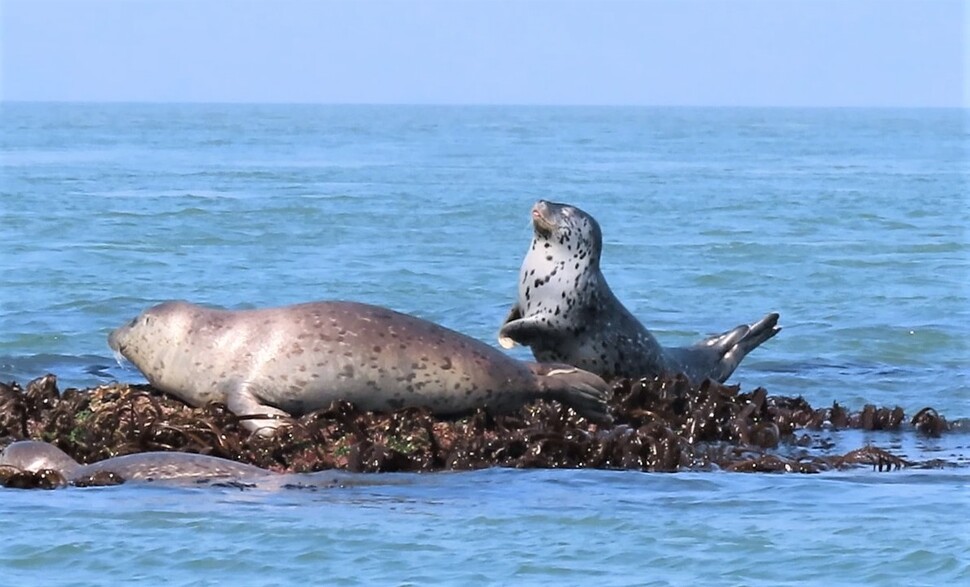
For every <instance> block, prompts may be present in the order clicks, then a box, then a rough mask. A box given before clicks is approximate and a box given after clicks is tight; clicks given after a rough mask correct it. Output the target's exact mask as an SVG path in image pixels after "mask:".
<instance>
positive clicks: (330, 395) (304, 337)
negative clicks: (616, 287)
mask: <svg viewBox="0 0 970 587" xmlns="http://www.w3.org/2000/svg"><path fill="white" fill-rule="evenodd" d="M108 344H109V346H110V347H111V348H112V349H113V350H114V351H115V352H116V353H120V354H121V355H122V356H124V357H126V358H127V359H128V360H130V361H131V362H132V363H134V364H135V366H136V367H138V369H139V370H141V372H142V373H143V374H144V375H145V377H146V378H147V379H148V381H149V383H151V384H152V385H153V386H154V387H156V388H157V389H159V390H161V391H164V392H167V393H169V394H171V395H174V396H176V397H178V398H180V399H181V400H182V401H184V402H186V403H189V404H192V405H195V406H198V405H203V404H206V403H208V402H210V401H219V402H222V403H225V404H226V405H227V406H228V407H229V409H230V410H232V411H233V412H234V413H236V414H237V415H240V416H247V419H243V424H244V425H245V426H247V428H248V429H250V430H259V429H261V430H263V432H264V433H266V434H269V433H271V432H272V429H273V428H276V427H277V426H279V425H281V424H282V423H283V421H282V420H281V418H283V419H285V418H286V417H288V416H291V415H292V416H299V415H302V414H305V413H307V412H311V411H313V410H317V409H321V408H326V407H327V406H329V405H330V404H331V402H333V401H335V400H347V401H350V402H353V403H354V404H356V405H357V406H358V407H360V408H362V409H365V410H374V411H390V410H396V409H400V408H405V407H413V406H424V407H427V408H429V409H430V410H431V411H432V412H433V413H435V414H439V415H446V416H447V415H459V414H463V413H466V412H470V411H472V410H474V409H476V408H485V409H487V410H490V411H492V412H507V411H511V410H514V409H516V408H518V407H519V406H522V405H523V404H526V403H528V402H530V401H532V400H535V399H539V398H546V399H555V400H559V401H561V402H563V403H564V404H566V405H569V406H571V407H573V408H574V409H575V410H576V411H577V412H579V413H580V414H582V415H584V416H586V417H588V418H589V419H591V420H593V421H598V422H609V421H610V417H609V414H608V408H607V405H606V400H607V399H608V397H609V394H610V389H609V386H608V385H607V384H606V383H605V382H604V381H603V380H602V379H600V378H599V377H597V376H596V375H593V374H592V373H587V372H585V371H582V370H580V369H577V368H575V367H572V366H568V365H545V364H536V363H526V362H523V361H518V360H516V359H513V358H511V357H509V356H507V355H505V354H504V353H502V352H501V351H500V350H498V349H495V348H493V347H491V346H489V345H487V344H485V343H483V342H481V341H478V340H475V339H473V338H470V337H468V336H465V335H464V334H461V333H458V332H455V331H453V330H450V329H448V328H445V327H443V326H439V325H438V324H434V323H432V322H428V321H426V320H422V319H420V318H416V317H414V316H410V315H408V314H403V313H400V312H395V311H393V310H389V309H387V308H383V307H379V306H371V305H368V304H361V303H356V302H342V301H324V302H310V303H304V304H297V305H292V306H284V307H278V308H262V309H253V310H235V311H234V310H222V309H216V308H208V307H204V306H199V305H196V304H192V303H189V302H185V301H170V302H165V303H162V304H159V305H157V306H154V307H152V308H149V309H148V310H146V311H144V312H142V313H141V314H140V315H139V316H137V317H135V318H134V319H133V320H131V322H129V323H128V324H126V325H124V326H121V327H120V328H118V329H116V330H114V331H113V332H112V333H111V334H110V335H109V337H108ZM251 416H264V417H265V416H269V418H258V417H257V418H251Z"/></svg>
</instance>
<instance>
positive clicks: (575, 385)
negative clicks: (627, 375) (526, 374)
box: [529, 363, 613, 425]
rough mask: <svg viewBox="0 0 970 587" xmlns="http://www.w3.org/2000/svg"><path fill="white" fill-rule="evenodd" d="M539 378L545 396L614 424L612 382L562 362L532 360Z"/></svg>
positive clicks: (598, 420)
mask: <svg viewBox="0 0 970 587" xmlns="http://www.w3.org/2000/svg"><path fill="white" fill-rule="evenodd" d="M529 367H530V368H531V369H532V371H533V373H535V374H536V377H537V379H538V381H539V388H540V389H541V390H542V396H543V397H547V398H549V399H554V400H558V401H560V402H562V403H563V404H565V405H567V406H569V407H571V408H573V409H574V410H576V412H577V413H578V414H579V415H580V416H583V417H584V418H586V419H588V420H589V421H591V422H596V423H597V424H607V425H609V424H612V423H613V417H612V416H610V406H609V400H610V399H611V398H612V397H613V392H612V390H611V389H610V386H609V385H608V384H607V383H606V381H603V379H602V378H600V377H599V376H598V375H595V374H593V373H590V372H589V371H583V370H582V369H578V368H576V367H573V366H570V365H562V364H559V363H529Z"/></svg>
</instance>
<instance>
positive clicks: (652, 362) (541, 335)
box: [499, 200, 781, 383]
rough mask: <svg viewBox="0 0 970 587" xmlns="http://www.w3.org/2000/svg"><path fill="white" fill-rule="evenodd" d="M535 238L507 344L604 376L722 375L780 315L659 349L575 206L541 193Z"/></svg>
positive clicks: (773, 328) (591, 222)
mask: <svg viewBox="0 0 970 587" xmlns="http://www.w3.org/2000/svg"><path fill="white" fill-rule="evenodd" d="M532 222H533V227H534V233H535V235H534V237H533V239H532V245H531V246H530V247H529V251H528V253H526V256H525V260H524V261H523V263H522V269H521V272H520V279H519V295H518V301H517V302H516V303H515V305H513V306H512V310H511V311H510V312H509V315H508V317H506V319H505V323H504V324H503V325H502V328H501V330H500V331H499V342H500V344H501V345H502V346H503V347H505V348H510V347H512V346H513V345H514V343H519V344H523V345H526V346H529V347H531V348H532V352H533V354H534V355H535V357H536V359H537V360H539V361H551V362H561V363H567V364H570V365H574V366H576V367H579V368H581V369H585V370H587V371H591V372H593V373H596V374H597V375H599V376H601V377H603V378H604V379H607V380H609V379H613V378H615V377H633V378H637V377H656V376H659V375H663V374H671V375H672V374H676V373H684V374H685V375H686V376H687V377H688V378H689V379H690V380H691V381H692V382H694V383H698V382H700V381H703V380H704V379H705V378H708V377H710V378H711V379H714V380H716V381H719V382H723V381H725V380H726V379H727V378H728V377H730V376H731V373H733V372H734V370H735V369H736V368H737V366H738V364H740V363H741V360H742V359H743V358H744V357H745V355H747V354H748V353H749V352H751V351H752V350H753V349H754V348H756V347H757V346H758V345H760V344H761V343H763V342H765V341H766V340H768V339H769V338H771V337H773V336H774V335H776V334H778V332H779V331H780V330H781V328H780V327H779V326H778V325H777V324H778V314H776V313H771V314H768V315H766V316H765V317H764V318H762V319H761V320H758V321H757V322H755V323H753V324H750V325H741V326H738V327H737V328H734V329H733V330H730V331H728V332H725V333H723V334H718V335H716V336H712V337H710V338H706V339H704V340H702V341H700V342H698V343H697V344H694V345H693V346H689V347H683V348H663V347H662V346H660V343H658V342H657V340H656V339H655V338H654V336H653V335H652V334H651V333H650V331H649V330H647V329H646V328H644V326H643V325H642V324H641V323H640V321H639V320H637V319H636V318H634V316H633V315H632V314H631V313H630V312H629V311H628V310H627V309H626V308H625V307H624V306H623V304H621V303H620V301H619V300H618V299H617V298H616V296H615V295H614V294H613V291H612V290H611V289H610V286H609V285H608V284H607V283H606V278H605V277H604V276H603V273H602V271H601V270H600V254H601V253H602V249H603V236H602V232H601V230H600V227H599V224H598V223H597V222H596V220H595V219H594V218H593V217H592V216H590V215H589V214H587V213H586V212H583V211H582V210H580V209H579V208H576V207H574V206H570V205H567V204H556V203H552V202H546V201H542V200H540V201H539V202H537V203H536V204H535V206H533V208H532Z"/></svg>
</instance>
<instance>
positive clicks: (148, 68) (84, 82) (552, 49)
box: [0, 0, 970, 107]
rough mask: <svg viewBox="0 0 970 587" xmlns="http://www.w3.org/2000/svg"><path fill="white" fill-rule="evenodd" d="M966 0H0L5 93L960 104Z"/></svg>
mask: <svg viewBox="0 0 970 587" xmlns="http://www.w3.org/2000/svg"><path fill="white" fill-rule="evenodd" d="M967 4H968V3H967V2H966V0H909V1H894V0H852V1H849V0H813V1H807V0H735V1H712V0H680V1H649V0H643V1H635V0H627V1H612V0H601V1H592V0H574V1H571V0H562V1H553V0H531V1H513V0H507V1H503V0H463V1H441V0H438V1H419V0H387V1H378V0H356V1H327V0H323V1H309V0H281V1H276V2H271V1H268V0H259V1H246V0H61V1H55V0H0V27H2V29H0V33H2V36H0V51H2V53H0V59H2V61H0V63H2V65H0V98H2V99H4V100H56V101H151V102H169V101H177V102H320V103H408V104H410V103H432V104H438V103H450V104H643V105H688V106H691V105H700V106H708V105H710V106H964V107H967V106H970V79H968V78H970V74H968V63H967V61H968V57H967V54H968V40H967V34H968V33H967V31H968V28H970V22H968V18H970V15H968V8H967Z"/></svg>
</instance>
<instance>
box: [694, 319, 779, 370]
mask: <svg viewBox="0 0 970 587" xmlns="http://www.w3.org/2000/svg"><path fill="white" fill-rule="evenodd" d="M778 318H779V316H778V313H776V312H772V313H770V314H768V315H766V316H765V317H764V318H762V319H761V320H758V321H757V322H755V323H754V324H751V325H750V326H744V325H742V326H738V327H737V328H735V329H734V330H732V331H730V332H728V333H725V334H723V335H721V336H720V337H715V338H716V340H715V341H714V344H713V345H712V346H713V347H714V350H716V351H717V352H718V353H719V354H720V364H719V365H718V368H717V369H715V372H714V373H712V374H711V377H712V378H714V379H717V380H718V381H720V382H722V383H723V382H724V381H726V380H727V378H728V377H730V376H731V374H732V373H734V370H735V369H737V368H738V365H740V364H741V361H742V360H743V359H744V357H746V356H747V355H748V353H750V352H751V351H753V350H754V349H756V348H758V347H759V346H760V345H761V344H762V343H763V342H765V341H766V340H768V339H770V338H771V337H773V336H774V335H776V334H778V333H779V332H781V327H780V326H778ZM705 342H706V341H705Z"/></svg>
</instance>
